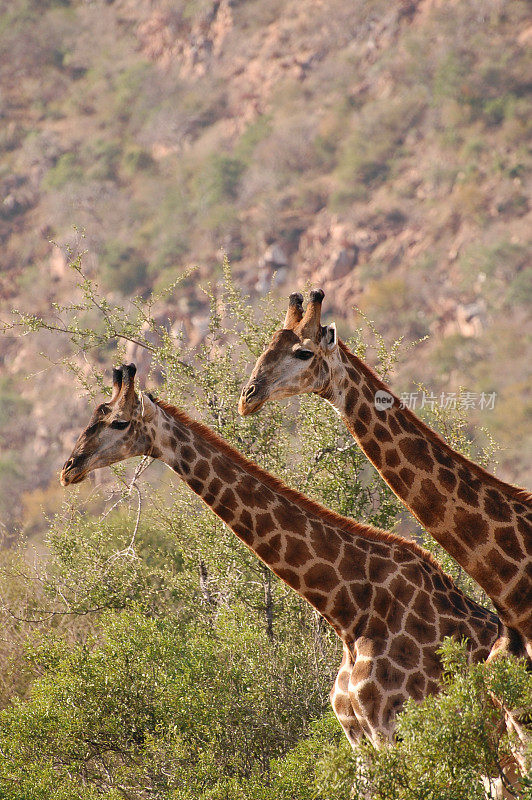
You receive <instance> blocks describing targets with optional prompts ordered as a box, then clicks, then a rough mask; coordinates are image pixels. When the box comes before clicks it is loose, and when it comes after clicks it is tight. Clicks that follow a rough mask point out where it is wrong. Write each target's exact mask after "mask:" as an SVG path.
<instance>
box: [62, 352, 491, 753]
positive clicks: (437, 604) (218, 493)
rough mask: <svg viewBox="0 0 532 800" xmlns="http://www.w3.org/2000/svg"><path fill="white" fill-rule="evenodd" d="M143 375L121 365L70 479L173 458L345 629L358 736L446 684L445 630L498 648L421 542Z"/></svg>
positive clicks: (345, 671)
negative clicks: (138, 380)
mask: <svg viewBox="0 0 532 800" xmlns="http://www.w3.org/2000/svg"><path fill="white" fill-rule="evenodd" d="M133 376H134V368H132V367H129V368H128V367H123V368H122V371H121V372H120V373H119V375H118V376H117V374H116V373H115V394H114V395H113V398H112V400H111V402H109V403H105V404H103V405H101V406H99V407H98V409H97V410H96V411H95V413H94V414H93V417H92V419H91V421H90V423H89V425H88V427H87V428H86V429H85V431H83V432H82V434H81V435H80V437H79V439H78V442H77V444H76V446H75V447H74V450H73V453H72V456H71V458H70V459H69V460H68V461H67V462H66V464H65V466H64V468H63V471H62V473H61V481H62V483H63V485H67V484H70V483H77V482H79V481H80V480H83V478H84V477H85V476H86V475H87V474H88V473H89V472H90V471H92V470H93V469H96V468H98V467H103V466H107V465H109V464H111V463H115V462H117V461H121V460H124V459H126V458H128V457H130V456H136V455H141V454H146V455H151V456H153V457H155V458H159V459H161V460H162V461H164V462H165V463H166V464H167V465H168V466H169V467H170V468H171V469H172V470H174V471H175V472H176V473H177V474H178V475H179V477H180V478H181V479H182V480H183V481H185V483H187V484H188V486H190V488H191V489H192V490H193V491H194V492H196V494H198V495H199V496H200V497H201V498H202V500H203V501H204V502H205V503H206V504H207V505H209V506H210V507H211V508H212V510H213V511H214V513H215V514H217V515H218V516H219V517H220V518H221V519H222V520H223V521H224V522H225V523H226V524H227V525H228V526H229V527H230V528H232V530H233V531H234V532H235V534H236V535H237V536H238V537H239V538H240V539H241V540H242V541H243V542H244V543H245V544H246V545H247V546H248V547H249V548H250V549H251V550H252V551H253V552H254V553H255V554H256V555H257V556H258V557H259V558H260V559H261V560H262V561H263V562H264V563H265V564H267V565H268V567H270V569H272V570H273V571H274V572H275V573H276V574H277V575H278V576H279V577H280V578H281V579H282V580H283V581H285V583H287V584H288V585H289V586H290V587H292V589H294V590H295V591H296V592H298V593H299V594H300V595H301V596H302V597H304V598H305V599H306V600H307V601H308V602H309V603H310V604H311V605H312V606H313V607H314V608H315V609H317V610H318V611H319V613H320V614H322V616H323V617H324V618H325V619H326V620H327V621H328V622H329V623H330V624H331V625H332V627H333V628H334V630H335V631H336V633H337V634H338V636H339V637H340V638H341V640H342V642H343V644H344V657H343V660H342V665H341V668H340V672H339V674H338V677H337V679H336V682H335V686H334V687H333V690H332V693H331V702H332V704H333V708H334V710H335V712H336V714H337V716H338V718H339V720H340V723H341V724H342V727H343V728H344V731H345V732H346V735H347V737H348V739H349V741H350V742H351V743H354V742H355V741H356V739H357V738H359V737H360V736H361V735H362V734H363V733H364V734H366V735H367V736H369V737H370V738H371V739H372V740H373V741H374V742H375V743H376V744H377V743H378V742H379V741H380V740H381V739H382V738H383V737H384V738H389V737H391V735H392V733H393V729H394V721H395V715H396V713H397V711H398V710H400V708H401V707H402V705H403V704H404V702H405V700H406V699H407V698H408V697H413V698H415V699H421V698H422V697H424V696H425V695H427V694H429V693H432V692H435V691H437V689H438V681H439V679H440V677H441V663H440V660H439V658H438V656H437V653H436V651H437V649H438V648H439V646H440V645H441V643H442V640H443V638H444V637H445V636H450V635H455V636H459V637H462V636H463V637H467V638H468V642H469V643H468V647H469V653H470V657H471V659H472V660H473V661H479V660H483V659H485V658H486V657H487V655H488V654H489V652H490V649H491V647H492V645H493V642H494V641H495V639H496V637H497V618H496V616H495V615H494V614H492V613H491V612H489V611H488V610H486V609H483V608H481V607H480V606H478V605H477V604H476V603H474V602H473V601H472V600H470V599H469V598H468V597H467V596H466V595H464V594H463V592H461V591H460V590H459V589H458V588H457V587H456V586H455V585H454V583H453V581H452V580H451V578H449V577H448V576H447V575H445V573H443V572H442V570H441V568H440V567H439V565H438V564H437V563H436V561H435V560H434V559H433V558H432V557H431V556H430V555H429V554H428V553H426V552H425V551H424V550H422V549H421V548H420V547H419V546H418V545H416V544H414V543H413V542H409V541H407V540H405V539H402V538H401V537H398V536H395V535H393V534H389V533H386V532H384V531H380V530H378V529H376V528H372V527H370V526H366V525H360V524H358V523H357V522H355V521H353V520H351V519H348V518H345V517H341V516H339V515H337V514H335V513H334V512H331V511H328V510H327V509H325V508H324V507H323V506H321V505H319V504H318V503H315V502H314V501H312V500H310V499H309V498H307V497H305V496H303V495H301V494H300V493H299V492H296V491H294V490H292V489H290V488H288V487H287V486H285V485H284V484H283V483H281V481H279V480H277V479H276V478H274V477H273V476H272V475H270V474H269V473H267V472H265V471H264V470H262V469H261V468H260V467H258V466H257V465H255V464H253V463H252V462H250V461H249V460H247V459H246V458H244V456H242V455H241V454H240V453H238V452H237V451H236V450H234V449H233V448H232V447H231V446H230V445H229V444H227V443H226V442H224V441H223V440H222V439H220V437H218V436H217V435H216V434H215V433H213V432H212V431H211V430H209V429H208V428H207V427H206V426H205V425H203V424H201V423H199V422H196V421H194V420H192V419H191V418H190V417H188V416H187V415H186V414H184V413H183V412H182V411H180V410H178V409H176V408H174V407H172V406H169V405H166V404H165V403H163V402H161V401H155V400H154V399H153V398H151V397H150V396H149V395H141V398H140V400H139V398H138V397H137V395H136V393H135V391H134V388H133Z"/></svg>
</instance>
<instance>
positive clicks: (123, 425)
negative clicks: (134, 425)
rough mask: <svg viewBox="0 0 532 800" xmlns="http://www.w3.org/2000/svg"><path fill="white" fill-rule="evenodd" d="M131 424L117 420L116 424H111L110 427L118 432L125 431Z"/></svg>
mask: <svg viewBox="0 0 532 800" xmlns="http://www.w3.org/2000/svg"><path fill="white" fill-rule="evenodd" d="M130 424H131V423H130V422H126V421H125V420H119V419H115V421H114V422H111V424H110V425H109V427H110V428H114V429H115V430H117V431H123V430H124V428H127V426H128V425H130Z"/></svg>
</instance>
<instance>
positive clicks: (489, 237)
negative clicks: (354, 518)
mask: <svg viewBox="0 0 532 800" xmlns="http://www.w3.org/2000/svg"><path fill="white" fill-rule="evenodd" d="M0 8H1V10H2V16H1V18H0V28H1V35H0V48H1V51H2V52H1V54H0V70H1V85H2V94H1V95H0V108H1V115H2V124H1V126H0V239H1V242H2V254H1V270H0V298H1V299H0V303H1V318H2V319H3V320H8V319H9V316H10V309H11V308H19V309H22V310H25V311H30V312H32V313H41V314H45V313H49V311H50V309H51V308H52V303H59V304H63V303H65V302H68V301H71V300H73V299H76V297H77V294H76V292H77V289H76V284H75V280H74V277H75V276H73V275H72V274H71V270H69V268H68V251H69V249H70V250H73V251H74V252H77V251H78V250H80V249H81V250H83V251H85V254H84V256H83V263H84V268H85V269H86V271H87V272H88V274H90V275H91V276H93V277H94V278H96V279H97V280H98V282H99V283H100V285H101V286H102V287H103V289H104V291H106V292H107V293H108V295H109V296H110V297H111V298H113V299H114V300H118V301H120V298H122V297H128V296H130V295H131V294H145V293H147V292H148V291H149V290H150V289H156V290H158V289H160V288H162V287H164V286H166V285H167V284H169V283H170V282H171V281H172V280H173V279H174V278H175V277H176V275H177V274H179V272H180V271H182V269H183V268H184V267H186V266H187V265H191V264H197V265H198V271H197V274H196V277H195V278H194V280H189V281H188V282H186V283H185V284H184V286H182V287H181V288H180V289H179V292H178V293H174V294H172V295H170V299H169V300H167V301H166V305H165V307H164V313H165V315H166V316H169V317H170V319H171V324H172V325H174V326H175V329H176V330H178V329H179V330H182V332H183V334H184V336H185V338H186V340H187V341H188V342H189V343H190V344H191V345H192V346H194V345H195V344H197V343H198V342H199V341H201V338H202V336H203V334H204V331H205V327H206V321H207V315H208V307H207V304H206V301H205V295H204V294H203V292H202V291H201V289H200V286H201V283H202V281H207V280H210V281H213V282H214V284H216V281H217V280H218V279H219V276H220V268H221V258H222V251H224V252H226V253H227V254H228V256H229V258H230V260H231V262H232V265H233V270H234V273H235V276H236V278H237V280H238V282H239V283H240V284H241V285H242V286H243V287H244V288H245V289H246V291H248V292H249V294H250V295H251V297H252V298H253V299H256V298H258V297H259V296H261V295H262V294H263V293H264V292H266V291H267V290H268V288H269V287H270V285H271V284H272V281H273V285H274V287H275V290H276V291H278V292H279V294H280V295H283V296H284V295H286V294H288V293H289V292H290V291H292V290H294V289H296V288H297V289H301V288H304V287H305V286H307V285H320V286H322V287H323V289H324V290H325V293H326V301H325V305H324V309H325V311H326V313H327V316H331V317H332V316H333V317H334V318H336V320H337V322H338V323H339V326H340V330H341V332H342V333H343V334H344V335H347V334H348V333H349V332H350V331H351V330H352V329H353V328H354V327H355V326H356V325H359V324H360V317H358V316H357V314H356V312H355V310H354V308H353V307H354V306H356V307H357V308H359V309H361V310H362V311H363V312H364V313H365V314H367V315H368V316H369V317H370V318H371V319H373V320H374V321H375V324H376V327H377V328H378V329H379V330H380V331H381V332H382V333H383V334H384V336H385V337H386V340H387V341H389V342H391V341H393V340H394V339H395V338H397V337H399V336H404V337H405V339H406V341H407V342H409V341H412V340H414V339H424V341H423V342H422V343H421V344H419V345H418V346H417V347H416V348H415V349H413V350H408V351H406V352H404V354H403V358H402V361H401V364H400V367H399V369H398V371H397V373H396V374H395V375H394V377H393V384H394V387H395V388H396V389H397V390H398V391H409V392H410V391H415V390H416V384H417V383H418V382H423V383H424V384H425V385H426V386H427V387H428V388H429V389H430V390H431V391H432V392H434V394H435V395H437V396H439V394H440V393H441V392H442V391H443V392H452V391H455V392H456V391H458V390H459V388H460V387H463V388H464V389H466V390H468V391H470V392H474V393H476V395H477V396H480V393H481V392H485V393H491V394H492V393H496V401H495V404H494V407H493V409H480V408H478V406H477V407H475V408H471V409H470V410H469V411H468V413H470V421H471V429H472V430H473V428H475V427H476V426H479V425H482V426H485V427H486V428H487V429H488V430H489V431H490V432H491V433H492V434H493V436H494V437H495V439H496V440H497V441H499V442H500V443H501V445H502V448H503V449H502V451H501V453H500V456H499V462H500V466H499V474H500V475H502V476H504V477H506V478H507V479H510V480H512V481H515V482H517V483H520V484H527V483H528V484H530V483H531V482H532V463H531V454H530V448H528V451H527V448H526V447H525V446H524V443H525V441H526V436H527V434H528V435H530V429H531V417H532V405H531V400H530V398H531V391H530V383H531V379H530V371H531V367H530V365H531V363H532V359H531V358H530V334H531V324H530V305H531V300H532V289H531V287H532V279H531V273H530V271H527V255H528V251H527V235H529V232H530V228H531V226H530V223H531V212H530V202H529V190H530V172H529V166H530V156H529V151H528V149H527V143H528V142H529V141H530V120H531V119H532V114H531V109H530V74H531V72H530V60H529V53H530V43H531V41H532V18H531V17H530V15H529V14H528V13H527V4H526V3H525V2H520V0H512V1H511V2H510V1H509V0H452V2H450V1H448V2H441V1H440V0H393V2H390V1H389V0H362V1H361V2H358V3H356V4H353V3H345V2H343V1H341V0H319V1H318V2H317V1H316V0H285V1H284V2H278V0H271V2H267V3H264V2H261V0H216V1H214V0H178V1H177V2H175V1H174V2H170V0H152V2H150V3H145V2H141V0H114V2H113V0H92V2H82V1H81V0H9V2H7V0H3V1H0ZM168 303H169V305H168ZM155 311H156V312H157V309H155ZM424 337H427V338H424ZM61 347H62V344H61V342H60V341H58V339H57V337H52V336H48V335H46V336H45V335H44V334H43V333H40V334H38V335H36V336H33V337H25V338H23V339H21V338H20V337H19V336H17V335H15V334H14V333H13V332H11V333H10V332H8V333H7V334H6V335H5V336H3V337H2V339H1V340H0V368H1V378H0V393H1V397H0V430H1V433H2V435H3V439H4V443H5V445H6V446H5V448H3V451H2V454H1V456H0V494H1V495H2V498H3V499H2V501H1V505H0V516H1V517H2V519H3V520H4V524H6V525H7V526H8V528H10V529H11V528H12V527H13V525H15V524H16V523H21V524H22V525H23V526H28V525H29V526H30V527H31V517H32V509H35V508H39V509H40V507H41V505H42V504H43V503H44V505H45V506H46V505H47V504H51V505H52V506H53V503H54V502H56V500H55V498H56V488H55V484H56V479H55V474H56V472H57V469H58V467H59V466H60V464H61V462H62V460H63V459H64V455H65V453H66V451H67V450H68V447H69V444H70V443H71V440H72V435H73V431H74V430H76V428H77V427H78V423H79V418H80V417H79V414H80V408H83V406H84V403H83V401H82V400H80V399H79V398H78V396H77V392H76V391H75V390H73V387H72V386H71V385H70V378H67V377H66V376H65V374H64V371H63V370H61V369H57V368H55V369H54V368H53V367H50V368H48V367H49V366H50V365H49V363H48V362H46V361H43V359H42V358H41V356H40V355H39V354H40V353H41V352H45V353H47V355H48V357H49V358H52V360H54V359H56V358H57V357H58V356H59V355H61V354H62V353H61V352H60V351H61ZM64 352H65V353H66V352H67V350H66V343H65V351H64ZM106 357H107V358H109V357H110V356H109V354H108V355H107V356H106ZM43 370H44V371H43ZM33 373H36V374H35V376H34V377H33V378H32V379H31V380H28V381H25V380H24V378H26V377H27V375H28V374H33ZM58 409H60V412H59V411H58Z"/></svg>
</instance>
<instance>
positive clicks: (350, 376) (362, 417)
mask: <svg viewBox="0 0 532 800" xmlns="http://www.w3.org/2000/svg"><path fill="white" fill-rule="evenodd" d="M323 297H324V293H323V291H322V290H321V289H316V290H313V291H312V292H311V293H310V299H309V302H308V304H307V307H306V309H305V310H303V297H302V295H301V294H299V293H296V292H295V293H293V294H291V295H290V299H289V305H288V310H287V313H286V317H285V320H284V324H283V328H282V330H279V331H277V332H276V333H275V334H274V335H273V338H272V340H271V342H270V344H269V345H268V346H267V347H266V349H265V351H264V352H263V353H262V355H261V356H260V357H259V359H258V360H257V362H256V364H255V366H254V368H253V371H252V373H251V376H250V378H249V381H248V382H247V384H246V385H245V386H244V388H243V390H242V394H241V397H240V400H239V411H240V413H241V414H242V415H244V416H245V415H246V414H251V413H254V412H256V411H258V410H259V409H260V408H261V406H262V405H263V404H264V403H265V402H266V401H267V400H271V399H280V398H282V397H290V396H292V395H295V394H302V393H310V392H313V393H315V394H317V395H319V396H320V397H323V398H324V399H325V400H327V401H328V402H329V403H331V405H332V406H333V407H334V408H335V409H336V410H337V412H338V413H339V414H340V416H341V417H342V419H343V421H344V422H345V424H346V426H347V428H348V429H349V431H350V433H351V434H352V436H353V437H354V438H355V440H356V441H357V443H358V445H359V446H360V447H361V448H362V450H363V451H364V453H365V454H366V456H367V457H368V458H369V460H370V461H371V462H372V463H373V464H374V466H375V467H376V468H377V470H378V471H379V472H380V474H381V475H382V477H383V478H384V480H385V481H386V482H387V483H388V485H389V486H390V487H391V488H392V490H393V491H394V492H395V494H396V495H397V496H398V497H399V499H400V500H401V501H402V502H403V503H404V504H405V505H406V506H407V508H409V509H410V511H411V512H412V513H413V514H414V516H415V517H416V518H417V519H418V520H419V522H420V523H421V524H422V525H423V526H424V528H425V530H427V531H428V533H430V535H431V536H433V537H434V539H436V541H438V542H439V543H440V544H441V545H442V547H444V549H445V550H447V552H448V553H450V554H451V555H452V556H453V558H454V559H455V560H456V561H457V562H458V564H460V565H461V566H462V567H463V569H464V570H465V571H466V572H467V573H468V574H469V575H470V576H471V577H472V578H474V580H475V581H477V583H479V584H480V586H481V587H482V588H483V589H484V591H485V592H486V594H487V595H488V597H489V598H490V599H491V600H492V602H493V604H494V606H495V608H496V609H497V613H498V614H499V617H500V620H501V623H502V624H501V631H500V633H501V635H500V637H499V638H498V641H497V643H496V645H495V647H494V650H493V653H492V657H493V656H495V655H496V654H500V653H502V652H511V653H513V654H515V655H521V656H525V657H526V658H527V659H528V663H529V665H532V495H531V494H529V493H528V492H526V491H525V490H524V489H520V488H518V487H515V486H512V485H511V484H508V483H505V482H504V481H502V480H499V479H498V478H496V477H495V476H494V475H491V474H490V473H489V472H487V471H486V470H484V469H482V467H480V466H478V465H477V464H475V463H474V462H472V461H470V460H469V459H468V458H466V457H465V456H463V455H461V454H460V453H457V452H456V451H455V450H453V449H452V448H451V447H449V445H447V444H446V443H445V442H444V440H443V439H442V438H441V437H440V436H439V435H438V434H437V433H435V431H433V430H431V429H430V428H429V427H428V426H427V425H426V424H425V423H424V422H422V420H421V419H419V418H418V417H417V416H416V415H415V414H413V413H412V411H411V410H410V409H408V408H403V407H402V404H401V403H400V401H399V399H398V398H397V397H396V396H395V395H394V394H393V393H392V392H391V391H390V389H389V388H388V386H386V385H385V384H384V383H383V381H382V380H380V378H378V377H377V375H376V374H375V372H374V371H373V370H372V369H371V368H370V367H368V366H367V364H365V363H364V362H363V361H362V360H361V359H360V358H358V357H357V356H355V355H354V354H353V353H351V352H350V351H349V349H348V348H347V347H346V345H345V344H344V343H343V342H342V341H341V340H339V339H338V338H337V335H336V327H335V325H334V324H332V325H327V326H322V325H321V321H320V318H321V304H322V301H323ZM379 400H381V401H382V402H381V403H380V404H379V402H378V401H379Z"/></svg>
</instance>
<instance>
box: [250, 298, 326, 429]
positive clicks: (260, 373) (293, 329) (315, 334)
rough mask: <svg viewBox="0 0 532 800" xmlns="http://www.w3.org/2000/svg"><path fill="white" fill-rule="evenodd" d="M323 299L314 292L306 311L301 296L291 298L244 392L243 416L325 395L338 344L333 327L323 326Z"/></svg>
mask: <svg viewBox="0 0 532 800" xmlns="http://www.w3.org/2000/svg"><path fill="white" fill-rule="evenodd" d="M323 297H324V293H323V291H322V290H321V289H314V290H313V291H312V292H311V293H310V299H309V302H308V305H307V307H306V309H305V311H303V297H302V295H301V294H298V293H294V294H291V295H290V300H289V304H288V311H287V312H286V317H285V320H284V324H283V327H282V329H281V330H279V331H276V333H274V335H273V337H272V340H271V342H270V344H269V345H268V347H267V348H266V350H265V351H264V353H262V355H261V356H260V358H259V359H258V361H257V363H256V364H255V367H254V369H253V372H252V373H251V377H250V379H249V381H248V382H247V384H246V385H245V386H244V388H243V389H242V394H241V395H240V401H239V403H238V410H239V412H240V414H242V416H246V415H247V414H253V413H254V412H255V411H258V410H259V409H260V408H261V407H262V406H263V405H264V403H266V401H267V400H274V399H277V400H279V399H281V398H282V397H291V396H292V395H295V394H302V393H307V392H316V393H317V394H325V393H326V391H327V388H328V386H329V382H330V364H331V359H333V358H334V357H335V355H336V352H337V345H338V340H337V336H336V326H335V325H334V323H333V324H332V325H325V326H324V325H322V324H321V321H320V317H321V303H322V300H323Z"/></svg>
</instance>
